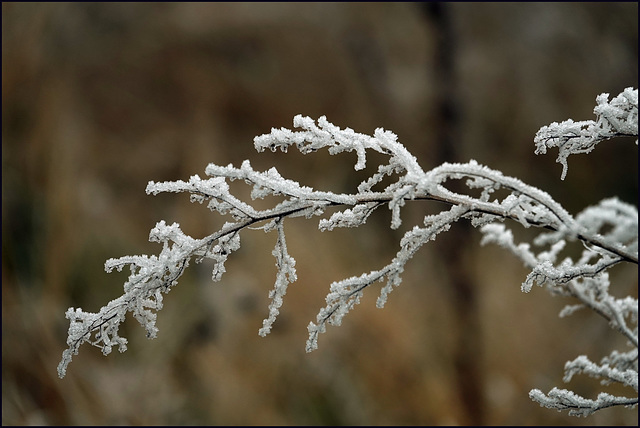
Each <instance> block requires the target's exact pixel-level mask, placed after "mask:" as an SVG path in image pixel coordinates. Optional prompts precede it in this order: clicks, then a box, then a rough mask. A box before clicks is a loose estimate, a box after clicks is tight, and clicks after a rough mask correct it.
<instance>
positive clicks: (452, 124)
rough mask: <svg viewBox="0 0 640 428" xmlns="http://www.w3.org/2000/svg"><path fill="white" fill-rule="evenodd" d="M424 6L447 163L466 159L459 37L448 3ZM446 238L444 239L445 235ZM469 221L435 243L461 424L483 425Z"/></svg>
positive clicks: (440, 158)
mask: <svg viewBox="0 0 640 428" xmlns="http://www.w3.org/2000/svg"><path fill="white" fill-rule="evenodd" d="M419 5H420V6H419V7H420V10H421V12H422V14H423V15H424V17H425V18H426V19H427V22H428V24H429V25H431V26H432V28H433V30H434V31H433V33H434V34H435V36H436V38H437V39H436V44H435V63H434V65H433V66H434V76H435V82H434V84H435V87H436V95H435V96H436V99H435V103H436V108H435V112H436V115H437V120H436V121H435V122H436V123H437V124H438V128H437V129H436V130H435V134H436V141H437V144H436V145H435V147H434V153H435V159H434V162H435V164H436V165H440V164H442V163H443V162H466V161H467V160H468V159H466V158H465V156H464V153H462V151H461V148H460V143H461V138H460V126H461V115H460V109H461V107H460V104H459V102H458V97H457V90H456V85H457V81H456V64H455V60H456V54H457V51H456V38H455V31H454V28H453V24H452V16H451V15H452V11H451V6H450V4H447V3H440V2H421V3H419ZM443 238H444V239H443ZM472 239H473V232H472V227H471V225H470V224H469V223H468V222H459V223H458V224H456V225H455V226H454V227H452V228H451V230H450V231H449V232H447V233H446V234H445V235H444V236H442V237H441V239H439V240H438V242H437V243H436V245H437V246H438V251H437V252H436V254H438V255H439V257H440V258H441V263H442V265H443V266H444V267H445V269H446V271H447V273H448V275H449V281H450V292H451V298H452V304H451V307H452V308H453V310H454V311H455V314H454V317H455V319H456V320H457V330H458V331H457V342H456V349H454V351H453V354H454V367H455V370H456V376H457V383H458V391H459V394H460V400H461V402H462V404H463V407H464V409H465V410H466V415H465V416H464V417H465V420H461V421H459V422H460V423H461V424H463V425H483V424H484V421H485V397H484V389H483V384H484V379H483V371H482V340H481V337H482V335H481V322H480V321H481V320H480V307H479V301H478V294H477V293H478V286H477V284H476V283H475V282H474V281H475V279H474V275H473V272H471V260H468V258H469V255H468V254H467V252H466V251H465V248H468V247H469V246H471V245H477V242H475V241H474V242H471V240H472Z"/></svg>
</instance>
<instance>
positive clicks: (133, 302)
mask: <svg viewBox="0 0 640 428" xmlns="http://www.w3.org/2000/svg"><path fill="white" fill-rule="evenodd" d="M597 104H598V105H597V106H596V108H595V110H594V112H595V114H596V116H597V121H595V122H593V121H585V122H573V121H571V120H569V121H565V122H563V123H561V124H558V123H553V124H551V125H549V126H546V127H543V128H541V129H540V131H539V132H538V134H537V135H536V138H535V142H536V153H545V152H546V150H547V149H548V148H552V147H558V148H559V152H560V154H559V156H558V161H559V162H560V163H562V164H563V167H564V169H563V175H562V176H563V178H564V176H565V175H566V170H567V161H566V160H567V157H568V156H569V155H570V154H575V153H587V152H589V151H591V150H592V149H593V147H594V146H595V145H596V144H597V143H599V142H601V141H605V140H607V139H610V138H613V137H618V136H635V137H637V135H638V123H637V122H638V91H637V89H636V90H632V89H631V88H628V89H625V91H624V92H623V93H621V94H620V95H618V96H617V97H616V98H614V99H613V100H612V101H611V102H609V101H608V94H602V95H600V96H598V98H597ZM293 126H294V128H297V129H298V130H296V131H292V130H289V129H284V128H283V129H272V130H271V132H270V133H269V134H265V135H262V136H259V137H256V138H255V139H254V145H255V148H256V150H257V151H259V152H262V151H264V150H265V149H269V150H272V151H276V150H278V149H279V150H281V151H282V152H286V151H287V150H288V149H289V148H290V147H291V146H295V147H296V148H297V149H298V150H299V151H300V152H301V153H303V154H308V153H312V152H315V151H317V150H321V149H327V150H328V151H329V153H330V154H332V155H335V154H340V153H342V152H355V153H356V154H357V162H356V165H355V169H356V170H362V169H364V168H365V165H366V162H367V151H375V152H378V153H381V154H384V155H386V156H388V160H387V163H383V164H381V165H379V166H378V168H377V171H376V172H375V173H374V174H373V175H371V176H370V177H369V178H367V179H366V180H364V181H363V182H362V183H360V184H359V185H358V187H357V189H355V191H354V192H353V193H334V192H331V191H320V190H315V189H313V188H310V187H307V186H303V185H301V184H300V183H298V182H296V181H293V180H289V179H286V178H284V177H282V176H281V175H280V174H279V173H278V171H277V170H276V169H275V168H271V169H269V170H268V171H264V172H260V171H255V170H254V169H253V168H252V167H251V164H250V162H249V161H248V160H245V161H244V162H243V163H242V164H241V165H240V166H239V167H235V166H233V165H227V166H218V165H214V164H209V165H208V166H207V168H206V170H205V172H206V174H207V176H208V178H205V179H203V178H200V177H199V176H197V175H194V176H192V177H191V178H190V179H189V180H188V181H182V180H179V181H175V182H163V183H155V182H149V184H148V186H147V189H146V191H147V193H148V194H153V195H156V194H158V193H160V192H176V193H180V192H188V193H190V195H191V201H192V202H199V203H206V205H207V207H208V208H209V209H210V210H211V211H216V212H218V213H219V214H221V215H227V216H229V217H230V221H228V222H227V223H225V224H224V226H223V227H222V228H221V229H220V230H217V231H215V232H213V233H212V234H210V235H208V236H205V237H203V238H200V239H194V238H192V237H190V236H187V235H185V234H184V233H183V232H182V231H181V229H180V227H179V225H178V224H177V223H174V224H172V225H167V224H166V223H165V222H164V221H160V222H159V223H158V224H157V225H156V226H155V227H154V228H153V229H152V230H151V233H150V235H149V239H150V241H154V242H158V243H161V244H162V251H161V252H160V254H159V255H158V256H155V255H152V256H146V255H142V256H125V257H121V258H119V259H110V260H107V262H106V263H105V269H106V270H107V271H108V272H110V271H112V270H113V269H118V270H121V269H122V268H123V267H124V266H129V268H130V270H131V274H130V275H129V278H128V280H127V281H126V283H125V284H124V293H123V295H122V296H121V297H119V298H117V299H115V300H112V301H111V302H109V303H108V304H107V305H106V306H104V307H102V308H101V309H100V311H99V312H98V313H90V312H84V311H83V310H82V309H74V308H69V310H68V311H67V313H66V317H67V318H68V319H69V321H70V326H69V335H68V338H67V345H68V348H67V349H66V350H65V351H64V352H63V354H62V360H61V361H60V364H59V365H58V374H59V376H60V377H64V376H65V374H66V371H67V367H68V365H69V363H70V362H71V359H72V357H73V355H76V354H77V353H78V349H79V347H80V345H82V344H83V343H85V342H87V343H89V344H91V345H93V346H96V347H98V348H101V349H102V352H103V353H104V354H105V355H107V354H109V353H110V352H111V351H112V349H113V346H114V345H115V346H117V347H118V350H119V351H120V352H124V351H125V350H126V345H127V340H126V339H125V338H123V337H120V336H119V335H118V328H119V326H120V323H121V322H122V321H124V319H125V316H126V314H127V312H132V313H133V316H134V318H136V319H137V320H138V322H139V323H140V324H141V325H142V326H143V327H144V328H145V329H146V331H147V336H148V337H149V338H153V337H155V336H156V334H157V331H158V329H157V328H156V325H155V321H156V312H157V311H158V310H159V309H161V308H162V299H163V294H165V293H168V292H169V290H170V289H171V288H172V287H173V286H175V285H176V284H177V281H178V279H179V278H180V276H181V275H182V273H183V272H184V270H185V269H186V268H187V267H188V266H189V263H190V262H191V261H192V260H194V261H195V262H196V263H199V262H201V261H202V260H204V259H212V260H213V274H212V278H213V280H214V281H219V280H220V279H221V278H222V276H223V274H224V272H225V266H224V264H225V261H226V260H227V257H228V256H229V255H230V254H231V253H232V252H233V251H235V250H237V249H238V248H240V233H241V232H244V231H246V230H250V229H252V230H254V229H262V230H263V231H264V232H274V233H275V234H276V244H275V247H274V249H273V255H274V256H275V259H276V266H277V274H276V280H275V285H274V287H273V289H272V290H271V292H270V293H269V297H270V298H271V304H270V305H269V313H268V315H267V317H266V318H265V320H264V322H263V326H262V328H261V329H260V330H259V334H260V335H261V336H265V335H267V334H268V333H269V332H270V331H271V328H272V325H273V323H274V321H275V320H276V317H277V316H278V313H279V310H280V307H281V306H282V303H283V299H284V297H285V294H286V291H287V287H288V286H289V284H291V283H292V282H294V281H296V279H297V275H296V269H295V264H296V262H295V259H294V258H293V257H292V256H291V255H290V254H289V252H288V250H287V244H286V238H285V236H286V235H285V228H284V223H285V220H287V219H289V218H293V217H301V216H304V217H305V218H308V219H310V218H312V217H316V216H318V217H321V216H322V218H320V220H319V223H318V227H319V228H320V230H323V231H331V230H333V229H334V228H338V227H358V226H360V225H362V224H364V223H365V222H366V221H367V218H368V217H369V216H370V215H371V213H372V212H373V211H374V210H376V209H377V208H380V207H382V206H386V207H388V209H389V210H390V211H391V224H390V227H391V228H392V229H396V228H398V227H399V226H400V224H401V216H400V214H401V211H402V207H403V206H404V205H405V204H406V203H407V202H411V201H414V200H432V201H439V202H446V203H447V204H448V205H449V206H450V208H449V209H447V210H443V211H442V212H440V213H438V214H435V215H429V216H426V217H425V218H424V220H423V222H422V224H419V225H415V226H414V227H413V228H412V229H410V230H409V231H407V232H406V233H405V234H404V236H403V237H402V239H401V240H400V246H399V249H398V252H397V253H396V256H395V257H394V258H393V260H391V261H390V263H389V264H387V265H386V266H383V267H381V268H380V269H378V270H374V271H371V272H368V273H364V274H362V275H360V276H353V277H351V278H346V279H343V280H341V281H337V282H334V283H333V284H331V286H330V289H329V293H328V295H327V297H326V305H325V306H324V307H323V308H322V309H320V311H319V313H318V315H317V316H316V320H315V322H311V323H309V325H308V331H309V338H308V340H307V344H306V349H307V351H308V352H310V351H312V350H314V349H316V348H317V347H318V337H319V335H320V334H321V333H324V332H325V331H326V328H327V326H328V325H340V324H341V323H342V320H343V318H344V316H345V315H346V314H347V313H348V312H349V311H350V310H351V309H352V308H353V307H354V306H355V305H356V304H357V303H359V301H360V298H361V296H362V295H363V293H364V290H365V289H367V288H368V287H369V286H371V285H373V284H374V283H376V282H382V283H383V284H384V285H382V287H381V291H380V295H379V298H378V301H377V306H378V307H383V306H384V304H385V302H386V300H387V296H388V295H389V293H390V292H391V291H392V290H393V289H394V288H395V287H397V286H398V285H399V284H400V283H401V281H402V277H401V275H402V272H403V271H404V267H405V265H406V263H407V262H408V261H409V260H410V259H411V258H412V257H413V256H414V255H415V253H416V252H417V251H418V250H419V249H420V248H421V247H422V246H423V245H424V244H426V243H427V242H429V241H431V240H434V239H436V237H437V236H438V234H440V233H442V232H445V231H447V230H448V229H449V228H450V227H451V224H453V223H455V222H456V221H458V220H460V219H467V220H470V221H471V223H472V224H473V225H474V226H476V227H479V228H480V231H481V232H482V234H483V238H482V244H486V243H495V244H498V245H501V246H503V247H505V248H506V249H508V250H509V251H511V252H512V253H513V254H515V255H516V256H517V257H518V258H520V259H521V260H522V262H523V263H524V264H525V265H526V266H527V267H528V268H530V269H531V273H530V274H529V275H528V276H527V278H526V279H525V281H524V283H523V284H522V289H523V291H525V292H528V291H529V290H530V289H531V287H532V286H533V285H534V284H538V285H544V286H546V287H548V288H549V290H551V291H552V293H554V294H560V295H565V296H571V297H573V298H575V299H576V300H577V304H576V305H572V306H568V307H567V308H565V309H564V310H563V311H562V313H561V315H563V316H564V315H569V314H571V313H572V312H574V311H575V310H577V309H579V308H588V309H591V310H593V311H595V312H596V313H597V314H599V315H600V316H602V317H604V318H605V319H606V320H607V321H608V323H609V325H610V326H611V327H612V328H613V329H614V330H615V331H617V332H619V333H620V334H622V335H624V337H625V338H626V339H627V341H628V343H629V345H630V347H631V350H627V351H624V352H620V351H616V350H614V351H612V352H611V354H610V355H609V356H607V357H605V358H604V359H602V360H601V361H600V363H594V362H591V361H590V360H589V359H588V358H587V357H585V356H580V357H578V358H577V359H576V360H574V361H571V362H568V363H567V365H566V366H565V380H566V381H569V380H570V379H571V377H572V376H573V375H575V374H579V373H585V374H588V375H590V376H593V377H596V378H600V379H602V380H603V381H604V382H617V383H621V384H623V385H626V386H629V387H631V388H633V389H634V390H635V396H634V397H618V396H612V395H609V394H605V393H602V394H600V395H599V396H598V397H597V399H596V400H590V399H586V398H583V397H580V396H579V395H577V394H575V393H573V392H571V391H567V390H559V389H556V388H554V389H553V390H551V391H550V392H549V394H547V395H545V394H543V393H542V392H540V391H539V390H537V389H534V390H532V391H531V392H530V396H531V398H532V399H533V400H535V401H537V402H539V403H540V404H541V405H544V406H547V407H550V408H555V409H559V410H561V409H569V410H570V414H574V415H588V414H591V413H593V412H595V411H596V410H599V409H601V408H604V407H610V406H615V405H625V406H633V405H636V404H637V403H638V398H637V391H638V301H637V299H634V298H632V297H626V298H624V299H616V298H614V297H612V296H611V295H610V294H609V275H608V272H607V271H608V269H609V268H611V267H612V266H614V265H616V264H618V263H623V262H624V263H635V264H636V265H637V263H638V211H637V207H634V206H631V205H629V204H627V203H625V202H622V201H620V200H618V199H617V198H610V199H606V200H603V201H601V202H600V203H598V204H596V205H594V206H591V207H588V208H586V209H585V210H584V211H582V212H581V213H580V214H578V215H577V216H575V217H574V216H572V215H571V214H569V213H568V212H567V211H566V210H565V209H564V208H563V207H562V206H561V205H560V204H559V203H557V202H556V201H555V200H553V198H551V196H550V195H549V194H547V193H546V192H544V191H542V190H540V189H537V188H535V187H532V186H529V185H527V184H525V183H523V182H522V181H521V180H519V179H517V178H513V177H507V176H504V175H503V174H502V173H501V172H500V171H496V170H493V169H490V168H488V167H486V166H482V165H479V164H478V163H477V162H475V161H473V160H471V161H469V162H467V163H463V164H449V163H445V164H442V165H440V166H438V167H436V168H434V169H432V170H430V171H426V172H425V171H423V169H422V168H421V167H420V165H419V164H418V162H417V160H416V158H415V157H414V156H413V155H412V154H411V153H409V151H408V150H407V149H406V148H405V147H404V146H403V145H402V144H400V143H399V142H398V141H397V137H396V135H395V134H393V133H391V132H389V131H385V130H383V129H380V128H379V129H376V130H375V132H374V134H373V135H372V136H369V135H364V134H360V133H356V132H354V131H353V130H352V129H349V128H346V129H340V128H338V127H337V126H335V125H333V124H332V123H330V122H329V121H327V119H326V118H325V117H324V116H322V117H320V118H319V119H318V121H317V123H316V122H315V121H314V120H312V119H311V118H309V117H303V116H300V115H298V116H296V117H295V118H294V119H293ZM636 144H637V140H636ZM386 177H391V178H393V179H395V181H392V183H391V184H389V185H387V186H386V187H385V188H384V189H382V190H379V189H378V190H374V189H377V188H378V187H381V182H382V181H383V179H385V178H386ZM460 179H462V180H465V184H466V186H467V187H468V189H469V190H470V192H469V193H468V194H467V193H459V192H456V191H453V190H451V189H450V187H451V186H449V185H450V184H451V183H450V182H451V181H452V180H460ZM233 180H243V181H245V182H246V183H247V184H249V185H250V186H252V192H251V197H252V199H254V200H255V199H260V198H264V197H265V196H268V195H278V196H281V197H283V198H284V200H283V201H282V202H280V203H277V204H276V205H275V206H273V207H272V208H269V209H264V210H258V209H256V208H254V207H253V206H252V205H251V204H249V203H247V202H245V201H242V200H240V199H238V198H236V197H235V196H233V195H232V194H231V193H230V192H229V185H228V181H233ZM478 190H480V192H479V193H480V195H479V196H472V194H473V195H477V193H478ZM497 190H501V192H500V194H501V195H504V196H501V197H500V198H498V197H496V195H497V193H496V191H497ZM327 209H332V210H334V212H333V213H332V214H331V215H330V216H328V218H327V216H324V214H325V212H326V211H327ZM336 209H337V210H336ZM505 220H511V222H509V224H511V225H513V224H518V223H519V224H520V225H521V226H523V227H526V228H529V227H533V228H536V230H539V231H540V232H539V234H538V235H537V237H536V238H535V239H534V240H533V242H532V243H533V247H532V246H531V245H529V244H527V243H520V244H517V243H515V242H514V239H513V234H512V232H511V230H510V229H509V228H507V226H506V225H505V224H504V223H505ZM569 241H581V242H582V243H583V244H584V250H583V252H582V254H581V256H580V257H579V258H578V259H577V260H573V259H571V258H569V257H566V258H564V259H562V260H560V258H559V255H560V252H561V251H562V249H563V248H564V246H565V245H566V243H567V242H569ZM534 248H536V249H537V250H534Z"/></svg>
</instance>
